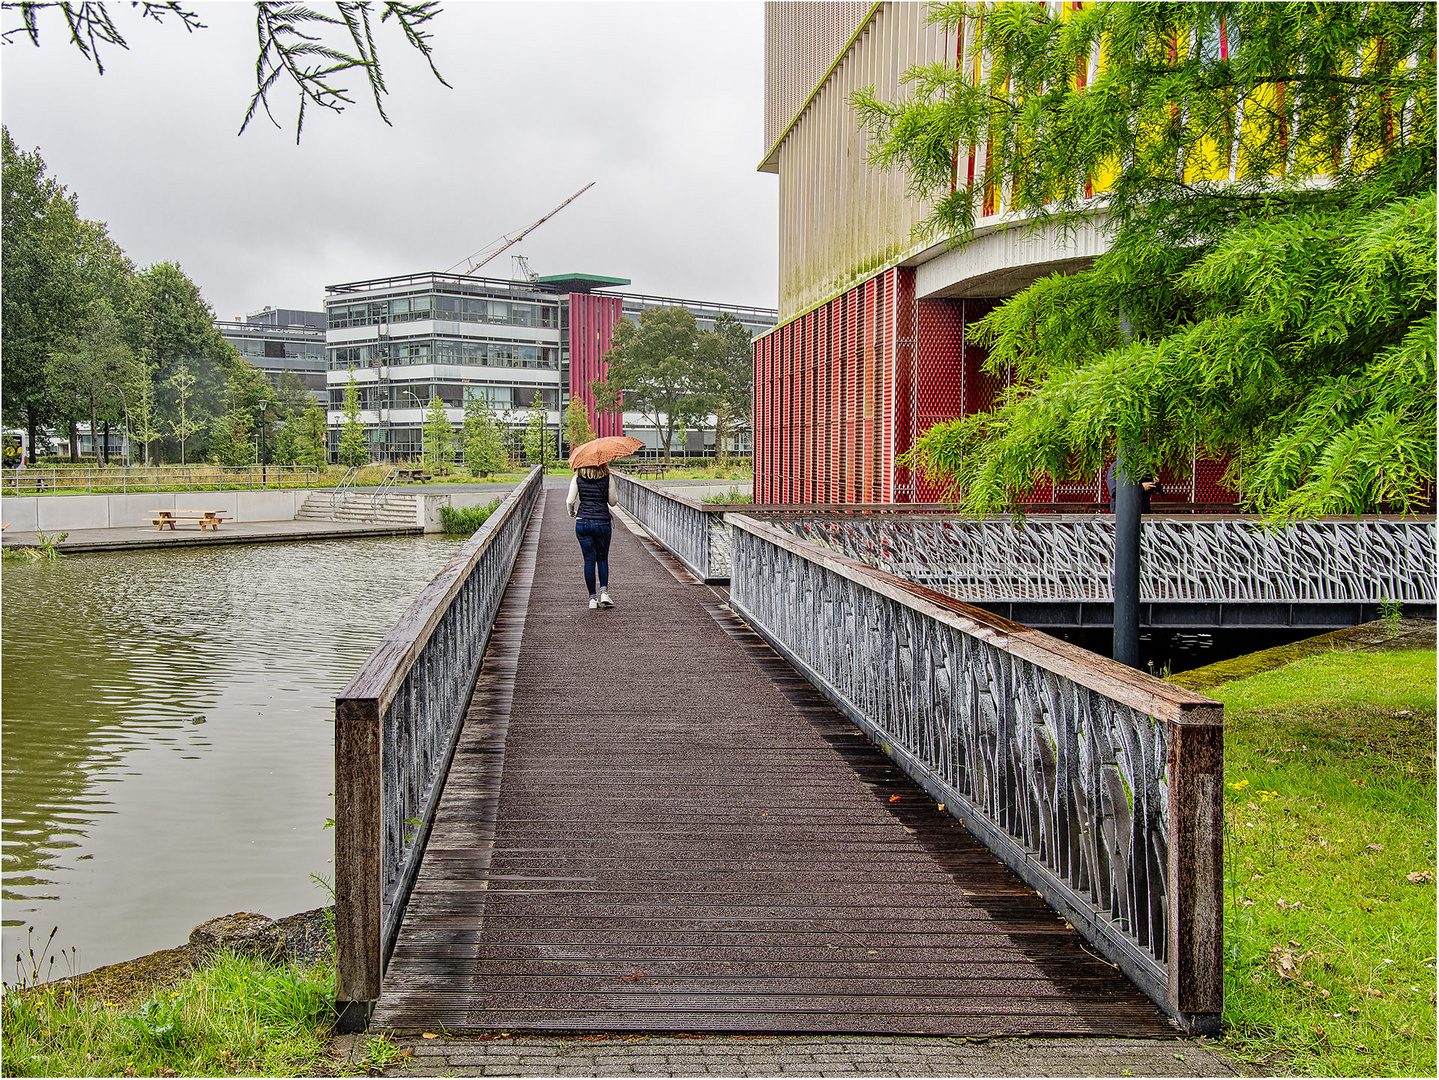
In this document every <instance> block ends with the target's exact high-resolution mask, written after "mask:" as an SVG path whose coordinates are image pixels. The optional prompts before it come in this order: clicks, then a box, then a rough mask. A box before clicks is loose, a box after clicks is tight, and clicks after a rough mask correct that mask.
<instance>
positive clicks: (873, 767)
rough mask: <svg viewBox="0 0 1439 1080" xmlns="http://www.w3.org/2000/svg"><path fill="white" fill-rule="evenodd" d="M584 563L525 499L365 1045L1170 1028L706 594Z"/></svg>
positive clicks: (550, 508) (645, 558)
mask: <svg viewBox="0 0 1439 1080" xmlns="http://www.w3.org/2000/svg"><path fill="white" fill-rule="evenodd" d="M610 568H611V571H610V584H611V587H612V595H613V596H614V598H615V601H616V604H617V605H618V606H617V607H616V608H615V609H614V610H612V611H605V610H599V611H590V610H589V609H588V608H587V606H586V599H587V597H586V593H585V590H584V587H583V583H582V577H581V573H580V569H581V568H580V552H579V547H578V545H577V544H576V542H575V539H574V530H573V525H572V523H571V521H570V519H569V518H568V517H567V515H566V513H565V507H564V495H563V493H562V492H560V491H549V492H546V493H545V498H544V500H543V501H542V503H541V504H540V506H539V507H538V508H537V509H536V514H535V519H534V522H533V523H532V525H531V528H530V532H529V534H528V536H527V539H526V543H525V545H524V548H523V549H522V551H521V554H520V558H519V560H518V561H517V564H516V569H515V573H514V576H513V580H512V583H511V586H510V590H509V592H508V593H507V596H506V603H505V607H504V608H503V609H502V611H501V614H500V618H499V620H498V622H497V627H496V632H495V636H494V638H493V639H492V643H491V646H490V649H489V650H488V652H487V656H486V659H485V663H484V667H483V670H482V672H481V675H480V679H479V682H478V684H477V687H476V691H475V695H474V698H473V700H472V702H471V706H470V710H469V713H468V714H467V717H466V722H465V729H464V731H463V733H462V735H461V740H460V744H459V746H458V748H457V751H456V756H455V762H454V765H453V766H452V769H451V772H450V777H449V780H448V782H447V785H446V789H445V791H444V794H443V796H442V800H441V803H440V807H439V811H438V814H437V817H436V822H435V826H434V830H433V832H432V834H431V837H430V840H429V844H428V847H427V850H426V854H425V859H424V864H423V867H422V869H421V872H420V876H419V879H418V882H417V884H416V886H415V890H414V893H413V895H412V897H411V899H410V902H409V905H408V907H407V910H406V916H405V920H404V923H403V926H402V928H401V930H400V935H399V941H398V944H397V946H396V948H395V951H394V954H393V956H392V958H391V961H390V964H389V968H388V970H387V973H386V976H385V985H384V989H383V991H382V994H381V999H380V1001H379V1004H378V1007H377V1009H376V1013H375V1016H374V1019H373V1022H372V1030H374V1029H379V1030H394V1031H409V1032H425V1031H428V1032H430V1033H432V1034H437V1033H440V1032H457V1031H467V1030H468V1031H475V1030H483V1031H505V1032H511V1033H513V1032H515V1031H524V1030H531V1031H534V1030H540V1031H548V1032H559V1031H570V1032H575V1031H608V1032H620V1031H627V1030H629V1031H647V1032H666V1031H668V1032H747V1033H755V1032H770V1033H779V1032H790V1033H798V1032H807V1033H815V1032H827V1033H866V1034H875V1033H890V1034H906V1035H916V1034H923V1035H943V1036H980V1037H990V1036H1001V1035H1016V1034H1041V1035H1102V1036H1128V1037H1141V1038H1143V1037H1149V1038H1164V1037H1166V1036H1172V1035H1173V1034H1174V1032H1175V1029H1174V1027H1173V1026H1172V1025H1171V1024H1170V1022H1169V1021H1168V1020H1167V1019H1166V1018H1165V1017H1164V1016H1163V1015H1162V1014H1161V1013H1160V1011H1159V1010H1158V1009H1157V1008H1156V1007H1155V1006H1154V1005H1153V1004H1152V1003H1150V1002H1149V1001H1148V1000H1147V999H1146V998H1144V997H1143V996H1142V995H1141V994H1140V993H1139V992H1138V991H1137V990H1135V989H1134V987H1133V986H1132V985H1131V984H1130V983H1128V982H1127V981H1126V980H1125V979H1124V978H1123V977H1122V976H1120V975H1119V974H1118V972H1117V971H1115V969H1113V968H1112V967H1111V966H1110V965H1109V964H1107V963H1105V962H1103V961H1101V960H1100V959H1098V958H1097V957H1096V956H1094V955H1093V954H1092V953H1090V952H1089V951H1088V950H1087V949H1086V948H1085V946H1084V943H1083V942H1082V940H1081V939H1080V938H1079V936H1078V935H1077V934H1076V933H1075V932H1074V931H1073V930H1072V929H1070V928H1069V927H1068V925H1067V924H1066V923H1065V922H1064V921H1063V920H1062V919H1061V918H1060V917H1058V916H1057V915H1056V914H1055V913H1054V912H1053V911H1052V910H1051V909H1050V908H1048V907H1047V906H1046V905H1045V904H1044V903H1043V901H1042V900H1040V898H1039V897H1038V896H1037V895H1036V894H1035V893H1034V892H1033V891H1032V890H1031V889H1029V888H1028V887H1027V886H1025V885H1024V884H1023V883H1021V882H1020V881H1019V880H1018V879H1017V878H1016V877H1014V876H1013V875H1012V874H1011V873H1010V871H1009V870H1008V869H1007V868H1006V867H1005V866H1004V865H1003V864H1002V863H1000V862H999V861H998V860H997V859H995V858H994V857H993V856H992V855H990V853H989V852H988V851H987V850H986V849H985V848H984V847H983V846H982V845H980V844H979V842H978V841H976V840H975V839H974V838H973V837H972V836H971V835H970V834H969V833H968V832H967V831H966V830H965V829H964V828H962V827H961V826H960V824H959V823H957V822H956V821H955V820H954V818H952V817H951V816H950V815H948V814H946V813H944V812H942V811H940V810H939V809H938V808H937V807H936V806H935V805H934V804H933V802H932V801H930V800H929V798H928V797H927V796H926V795H925V794H924V792H923V791H921V790H920V789H919V788H918V787H917V786H915V785H914V784H912V783H911V782H910V781H909V780H908V778H906V777H905V776H904V775H903V774H902V773H901V772H900V771H899V770H898V769H897V768H896V767H895V766H894V765H892V764H891V763H890V761H889V759H888V758H887V757H885V756H884V755H883V754H881V753H880V752H879V750H878V749H877V748H875V747H874V746H873V745H871V744H870V743H869V742H868V741H867V740H866V739H865V738H864V737H863V735H861V734H860V733H859V732H858V731H857V730H856V729H855V728H854V727H853V726H851V725H850V724H849V722H848V721H847V720H845V719H844V718H843V717H842V716H841V715H840V714H839V713H837V712H836V711H835V710H834V709H833V708H832V707H831V706H830V705H829V704H828V703H827V702H825V701H824V700H823V698H821V697H820V696H819V695H818V694H817V693H816V692H815V691H814V690H813V689H812V688H811V687H810V686H809V684H808V683H807V682H805V681H804V680H803V679H801V678H799V677H798V676H797V675H796V674H795V673H794V672H793V670H792V669H790V668H789V667H788V666H787V665H786V664H785V663H784V662H783V661H781V660H780V659H779V658H778V657H777V656H776V655H775V654H774V653H773V652H772V651H771V650H770V649H769V648H768V647H767V646H766V645H765V644H764V643H763V642H762V641H761V640H760V639H759V638H758V637H757V636H756V635H754V634H753V633H752V632H751V631H750V630H749V629H748V628H747V627H746V626H745V625H744V624H743V623H742V622H740V621H739V620H738V619H737V618H736V617H735V616H734V615H732V614H731V613H730V612H729V610H728V609H727V608H726V607H725V606H724V605H723V604H722V603H721V598H720V597H719V596H717V595H716V594H715V593H714V592H712V591H711V590H709V589H707V588H705V587H703V586H700V585H698V584H697V583H695V582H693V580H692V579H689V578H688V575H687V574H685V573H684V571H683V570H682V569H680V568H679V566H678V564H676V563H673V562H672V561H670V560H668V559H667V558H664V559H661V558H660V557H657V555H656V554H655V553H654V550H653V547H652V545H649V546H647V545H646V543H644V542H642V541H641V540H640V539H638V538H637V537H636V536H634V535H632V534H631V533H630V532H628V531H627V530H626V529H624V528H620V527H617V528H616V530H615V534H614V544H613V548H612V550H611V557H610ZM1175 1045H1179V1044H1175Z"/></svg>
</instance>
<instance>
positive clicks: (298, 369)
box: [215, 307, 326, 404]
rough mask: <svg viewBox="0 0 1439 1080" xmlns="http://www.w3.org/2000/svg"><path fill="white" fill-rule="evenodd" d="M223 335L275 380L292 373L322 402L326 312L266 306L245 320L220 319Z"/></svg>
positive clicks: (216, 325)
mask: <svg viewBox="0 0 1439 1080" xmlns="http://www.w3.org/2000/svg"><path fill="white" fill-rule="evenodd" d="M215 329H216V330H218V331H219V332H220V336H221V337H223V338H224V339H225V340H226V341H228V342H229V343H230V344H231V345H233V346H235V348H236V349H238V350H239V352H240V355H241V356H242V357H244V358H245V360H246V361H248V362H249V363H250V364H252V365H253V366H255V367H257V368H259V369H260V370H261V371H263V372H264V373H265V374H266V375H267V376H269V378H270V380H271V381H272V382H273V381H274V380H275V379H276V378H277V377H278V376H279V375H281V374H282V373H284V372H289V373H291V374H292V375H294V376H296V377H297V378H298V379H299V380H300V381H301V382H302V383H304V384H305V388H306V389H307V390H309V391H310V392H311V393H312V394H314V395H315V400H316V401H319V402H321V403H322V404H323V403H324V401H325V400H326V391H325V313H324V312H323V311H300V310H297V309H294V308H274V307H265V308H263V309H261V310H260V311H252V312H250V314H249V315H247V316H246V317H245V319H244V321H241V320H240V319H239V318H238V317H237V318H235V319H216V320H215Z"/></svg>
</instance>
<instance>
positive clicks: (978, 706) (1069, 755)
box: [730, 514, 1223, 1031]
mask: <svg viewBox="0 0 1439 1080" xmlns="http://www.w3.org/2000/svg"><path fill="white" fill-rule="evenodd" d="M730 520H731V525H732V527H733V534H732V535H733V541H734V554H733V571H732V574H731V579H730V604H731V606H732V607H734V608H735V609H736V610H737V611H738V612H739V613H740V614H741V615H742V616H743V617H744V618H745V619H746V621H748V622H749V623H750V625H751V626H753V627H754V628H755V629H756V630H757V631H758V632H759V633H760V634H762V635H763V636H764V637H765V638H766V639H767V640H768V641H769V642H770V644H772V645H773V646H774V647H775V648H776V649H777V650H778V651H780V652H781V653H782V654H783V655H784V656H785V657H786V658H787V659H789V660H790V662H791V663H792V664H793V665H794V666H795V667H796V668H797V669H798V670H799V671H800V672H801V673H803V674H804V675H805V676H806V677H807V678H808V679H809V680H810V681H811V682H813V683H814V685H815V686H817V687H818V688H819V689H820V690H821V691H822V692H823V693H824V694H825V696H826V697H828V698H829V699H830V700H831V701H832V702H834V704H835V705H836V706H837V707H839V708H840V709H841V710H843V711H844V712H845V713H846V714H847V715H848V716H849V717H850V719H852V720H853V721H854V722H855V723H856V724H857V725H858V726H859V727H860V728H861V729H863V730H864V731H865V733H866V734H867V735H869V736H870V738H872V739H873V740H874V741H875V742H876V743H877V744H879V745H880V746H881V747H883V749H884V750H885V752H886V753H888V754H889V755H890V756H891V757H892V758H893V759H894V760H895V761H896V762H897V763H898V764H899V765H900V766H901V767H903V768H904V769H905V770H906V772H908V773H909V774H910V775H911V776H912V777H914V778H915V779H916V780H917V781H918V782H919V783H920V784H921V786H923V787H924V788H925V789H926V790H927V791H928V792H929V793H930V794H931V795H932V796H933V797H934V798H935V799H936V800H937V801H938V802H940V803H943V804H944V806H945V808H946V809H947V810H948V811H949V812H950V813H951V814H953V815H954V816H955V817H956V818H959V819H960V820H961V821H962V822H963V823H964V824H965V825H966V826H967V827H968V828H969V829H970V831H971V832H973V833H974V834H975V835H977V836H978V837H980V839H982V840H983V841H984V842H985V843H986V844H988V845H989V846H990V848H991V849H992V850H994V851H995V852H996V853H997V854H998V855H999V856H1000V857H1001V858H1003V859H1005V861H1006V862H1008V863H1009V864H1010V866H1011V867H1013V868H1014V870H1015V871H1016V872H1017V873H1018V874H1019V875H1020V876H1021V877H1022V878H1023V879H1024V880H1025V881H1026V882H1028V883H1029V884H1030V885H1032V886H1033V887H1034V888H1036V889H1037V890H1038V891H1039V892H1040V893H1041V894H1042V895H1043V896H1044V897H1045V899H1046V900H1048V901H1049V903H1050V904H1051V905H1052V906H1054V907H1055V908H1056V909H1057V910H1058V911H1060V912H1061V913H1062V914H1063V915H1064V916H1065V917H1066V918H1067V919H1068V920H1069V921H1070V922H1071V923H1072V924H1073V925H1074V926H1075V927H1077V928H1078V929H1079V930H1080V932H1081V933H1083V934H1084V935H1085V936H1086V937H1087V938H1088V939H1089V940H1090V941H1091V942H1093V943H1094V945H1095V946H1096V948H1097V949H1098V950H1099V951H1101V952H1102V953H1103V954H1104V955H1105V956H1106V957H1108V958H1109V959H1110V960H1112V961H1113V962H1115V963H1117V964H1118V965H1119V966H1120V967H1121V968H1122V969H1123V970H1124V972H1125V973H1126V974H1127V975H1128V976H1129V977H1130V978H1131V979H1133V980H1134V982H1135V983H1136V984H1137V985H1138V986H1139V987H1140V988H1141V989H1143V990H1144V991H1145V992H1146V993H1148V994H1149V995H1150V996H1151V997H1152V998H1153V999H1154V1000H1155V1001H1156V1003H1158V1004H1159V1005H1160V1006H1161V1007H1163V1008H1165V1009H1166V1011H1168V1012H1169V1013H1170V1014H1171V1015H1172V1016H1174V1017H1175V1018H1176V1019H1178V1020H1179V1021H1180V1022H1181V1023H1182V1024H1183V1025H1184V1026H1185V1027H1186V1028H1188V1029H1189V1030H1192V1031H1213V1030H1216V1029H1217V1026H1218V1016H1219V1013H1220V1011H1221V1007H1222V995H1223V971H1222V951H1221V947H1220V946H1221V934H1222V912H1221V901H1222V884H1223V846H1222V835H1223V827H1222V791H1223V713H1222V708H1221V706H1219V705H1218V704H1216V703H1214V702H1212V701H1209V700H1207V699H1205V698H1202V697H1200V696H1198V695H1195V694H1192V693H1189V692H1188V691H1185V690H1182V689H1180V688H1178V687H1175V686H1173V685H1171V684H1168V683H1163V682H1160V681H1158V680H1156V679H1152V678H1150V677H1148V676H1146V675H1143V674H1140V673H1138V672H1135V671H1132V670H1131V669H1129V668H1126V667H1124V666H1122V665H1119V664H1116V663H1114V662H1113V661H1110V660H1108V659H1106V658H1104V657H1100V656H1096V655H1094V654H1092V653H1089V652H1086V651H1084V650H1082V649H1079V648H1077V647H1075V646H1071V645H1068V644H1066V643H1064V642H1061V641H1058V640H1057V639H1054V638H1051V637H1049V636H1048V635H1045V634H1042V633H1039V632H1037V631H1033V630H1029V629H1027V628H1025V627H1023V626H1020V625H1019V624H1017V623H1012V622H1008V621H1007V620H1004V619H1000V618H998V617H996V616H993V615H990V614H988V613H986V612H984V611H982V610H980V609H978V608H973V607H970V606H969V605H966V604H961V603H957V602H955V601H953V600H949V599H948V598H946V597H943V596H939V595H938V594H934V593H930V592H928V590H925V589H922V588H919V587H917V586H915V585H913V584H912V583H908V582H905V581H902V580H900V579H898V578H896V577H893V576H890V575H888V574H885V573H882V572H878V571H876V570H874V569H872V568H870V567H868V566H865V565H863V564H861V563H859V562H857V561H855V560H853V559H849V558H845V557H843V556H838V555H836V554H834V552H833V551H831V550H827V549H826V548H823V547H820V546H818V545H817V544H814V543H811V542H807V541H805V540H801V539H798V538H797V537H795V536H794V535H792V533H790V532H785V531H782V530H781V529H779V528H776V527H774V526H773V525H770V524H765V523H762V522H761V521H759V520H758V519H756V518H752V517H748V516H742V515H738V514H731V515H730ZM1071 535H1078V534H1077V532H1076V531H1075V530H1071Z"/></svg>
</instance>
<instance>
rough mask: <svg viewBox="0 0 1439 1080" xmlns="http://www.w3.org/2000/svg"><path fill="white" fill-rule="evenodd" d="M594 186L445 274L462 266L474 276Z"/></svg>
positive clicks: (592, 183) (576, 193) (583, 188)
mask: <svg viewBox="0 0 1439 1080" xmlns="http://www.w3.org/2000/svg"><path fill="white" fill-rule="evenodd" d="M594 186H595V182H594V181H593V180H591V181H590V182H589V183H588V184H586V185H585V186H584V187H582V188H580V190H579V191H577V192H575V193H574V194H573V195H571V196H570V197H569V198H568V199H566V200H565V201H564V202H562V203H560V205H559V206H557V207H555V208H554V209H553V210H551V211H550V212H549V213H548V214H546V215H545V216H544V217H542V218H540V219H539V220H538V221H536V222H534V223H533V224H531V225H526V226H525V227H524V228H523V229H521V230H520V231H519V232H517V233H515V235H514V236H502V237H500V239H501V240H502V241H504V242H503V243H502V244H500V246H499V247H497V248H494V249H487V248H481V249H480V250H479V251H477V252H475V253H474V254H473V255H471V256H470V257H469V258H466V259H461V260H460V261H459V262H457V263H455V265H454V266H452V267H450V269H449V270H446V271H445V273H447V274H448V273H450V272H451V271H453V270H456V269H458V268H459V267H461V266H464V267H465V268H466V269H465V273H467V274H473V273H474V272H475V271H476V270H478V269H479V268H480V267H482V266H484V265H485V263H487V262H490V261H491V260H492V259H495V258H498V257H499V256H500V255H503V254H504V253H505V252H506V251H508V250H509V249H510V248H512V247H514V245H516V244H518V243H519V242H520V241H521V240H523V239H524V238H525V237H526V236H528V235H529V234H530V233H532V232H534V231H535V230H536V229H538V228H539V227H540V226H541V225H543V224H544V223H545V222H547V221H549V220H550V218H552V217H554V216H555V215H556V214H558V213H559V212H560V211H561V210H563V209H564V208H565V207H567V206H569V205H570V203H572V202H574V201H575V200H576V199H578V198H579V197H580V196H581V195H583V194H584V193H585V192H587V191H589V190H590V188H592V187H594Z"/></svg>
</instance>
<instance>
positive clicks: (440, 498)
mask: <svg viewBox="0 0 1439 1080" xmlns="http://www.w3.org/2000/svg"><path fill="white" fill-rule="evenodd" d="M507 494H509V493H508V492H505V491H454V492H449V493H446V494H438V493H437V494H433V495H432V494H430V493H429V492H425V493H424V494H417V495H416V497H415V504H416V505H415V515H416V520H417V521H418V523H419V525H420V526H421V527H422V528H423V529H424V530H425V532H427V533H437V532H444V531H445V526H444V525H443V524H442V523H441V522H440V507H442V506H454V507H461V506H484V505H485V504H486V503H488V502H493V501H494V500H495V499H503V498H504V497H505V496H506V495H507Z"/></svg>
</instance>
